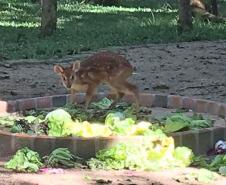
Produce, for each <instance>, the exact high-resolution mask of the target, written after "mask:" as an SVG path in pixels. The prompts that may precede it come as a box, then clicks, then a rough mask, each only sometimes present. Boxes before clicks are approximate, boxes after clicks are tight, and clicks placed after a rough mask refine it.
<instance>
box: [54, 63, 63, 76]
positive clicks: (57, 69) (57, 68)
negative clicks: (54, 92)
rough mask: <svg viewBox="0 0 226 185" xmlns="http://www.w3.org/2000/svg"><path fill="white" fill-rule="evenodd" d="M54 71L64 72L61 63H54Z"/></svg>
mask: <svg viewBox="0 0 226 185" xmlns="http://www.w3.org/2000/svg"><path fill="white" fill-rule="evenodd" d="M53 70H54V72H55V73H58V74H61V73H63V72H64V68H63V67H62V66H61V65H55V66H54V67H53Z"/></svg>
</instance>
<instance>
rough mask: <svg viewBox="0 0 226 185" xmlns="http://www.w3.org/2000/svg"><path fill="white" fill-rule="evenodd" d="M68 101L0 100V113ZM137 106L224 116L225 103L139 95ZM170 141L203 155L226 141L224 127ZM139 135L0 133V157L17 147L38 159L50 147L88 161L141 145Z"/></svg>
mask: <svg viewBox="0 0 226 185" xmlns="http://www.w3.org/2000/svg"><path fill="white" fill-rule="evenodd" d="M104 96H105V94H98V95H97V96H96V99H100V98H103V97H104ZM69 100H70V95H57V96H46V97H38V98H28V99H20V100H15V101H0V113H5V112H9V113H10V112H17V111H22V110H27V109H42V108H51V107H60V106H63V105H65V104H66V103H67V102H69ZM83 100H84V94H78V95H76V101H77V102H82V101H83ZM125 100H126V101H131V100H132V97H131V96H126V97H125ZM140 104H141V105H143V106H147V107H162V108H173V109H174V108H187V109H191V110H193V111H195V112H198V113H207V114H210V115H217V116H219V117H223V118H225V117H226V104H223V103H218V102H213V101H208V100H200V99H193V98H189V97H181V96H174V95H168V96H166V95H159V94H141V95H140ZM170 136H172V137H173V138H174V141H175V145H176V146H182V145H183V146H187V147H190V148H191V149H192V150H193V151H194V153H195V154H205V153H206V151H207V150H208V149H209V148H212V147H213V145H214V143H215V142H216V141H218V140H220V139H221V140H224V139H226V124H223V125H222V126H217V127H212V128H207V129H200V130H195V131H185V132H177V133H172V134H170ZM143 139H144V137H142V136H131V137H126V136H121V137H118V136H117V137H113V136H112V137H92V138H81V137H49V136H30V135H26V134H13V133H9V132H4V131H0V158H5V157H9V156H11V155H13V154H14V153H15V152H16V151H17V150H18V149H19V148H22V147H25V146H27V147H29V148H31V149H33V150H35V151H37V152H39V153H40V154H41V155H42V156H43V155H47V154H49V153H50V152H51V151H52V150H53V149H54V148H58V147H67V148H69V149H70V150H71V151H72V152H73V153H74V154H76V155H78V156H80V157H83V158H85V159H88V158H90V157H93V156H95V153H96V152H97V151H98V150H100V149H103V148H106V147H109V146H111V145H113V144H116V143H119V142H128V141H136V142H141V141H142V140H143Z"/></svg>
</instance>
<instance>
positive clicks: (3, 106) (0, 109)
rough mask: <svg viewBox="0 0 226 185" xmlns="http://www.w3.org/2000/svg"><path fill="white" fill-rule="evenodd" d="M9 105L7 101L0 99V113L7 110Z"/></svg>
mask: <svg viewBox="0 0 226 185" xmlns="http://www.w3.org/2000/svg"><path fill="white" fill-rule="evenodd" d="M7 109H8V106H7V102H6V101H0V113H4V112H7Z"/></svg>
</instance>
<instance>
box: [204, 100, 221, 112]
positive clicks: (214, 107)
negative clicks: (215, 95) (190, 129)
mask: <svg viewBox="0 0 226 185" xmlns="http://www.w3.org/2000/svg"><path fill="white" fill-rule="evenodd" d="M219 109H220V105H219V104H218V103H217V102H213V101H209V103H208V105H207V113H209V114H212V115H218V112H219Z"/></svg>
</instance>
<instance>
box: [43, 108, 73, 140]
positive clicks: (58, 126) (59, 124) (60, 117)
mask: <svg viewBox="0 0 226 185" xmlns="http://www.w3.org/2000/svg"><path fill="white" fill-rule="evenodd" d="M46 120H47V121H48V127H49V135H50V136H69V135H70V134H71V131H72V130H71V129H73V128H74V126H75V123H74V122H73V120H72V119H71V115H70V114H69V113H68V112H66V111H65V110H63V109H60V108H59V109H56V110H54V111H51V112H49V113H48V114H47V115H46Z"/></svg>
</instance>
